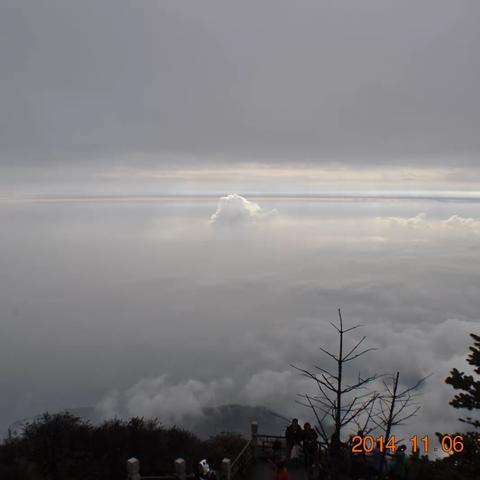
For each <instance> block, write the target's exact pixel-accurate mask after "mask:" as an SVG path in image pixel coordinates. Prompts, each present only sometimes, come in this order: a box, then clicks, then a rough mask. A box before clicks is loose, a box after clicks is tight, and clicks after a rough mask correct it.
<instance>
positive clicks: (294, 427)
mask: <svg viewBox="0 0 480 480" xmlns="http://www.w3.org/2000/svg"><path fill="white" fill-rule="evenodd" d="M357 435H360V436H363V432H361V431H360V432H358V433H357ZM285 441H286V445H287V456H286V462H288V463H289V464H291V465H294V464H297V465H298V464H299V463H300V461H299V460H300V455H299V453H300V449H301V451H302V452H303V460H304V465H305V470H306V472H307V476H308V478H329V473H328V472H330V473H331V472H332V471H336V472H338V473H341V474H343V475H344V476H345V477H346V478H352V479H359V478H364V479H377V478H388V479H392V480H406V479H407V478H409V477H408V476H407V463H408V462H407V456H406V446H405V445H400V446H399V447H398V448H397V449H396V451H395V452H394V453H392V454H390V453H389V454H387V455H386V454H384V453H383V452H382V449H381V448H380V447H381V446H380V444H377V445H376V446H375V448H374V449H373V451H372V452H371V454H368V455H367V454H366V453H365V452H361V453H353V449H352V442H351V440H350V441H349V442H346V443H344V442H341V441H339V440H337V439H336V438H335V434H334V435H333V436H332V439H331V441H330V442H329V444H328V445H326V444H325V445H323V446H324V447H325V448H324V449H323V450H321V448H320V443H319V442H318V435H317V432H316V431H315V429H313V428H312V427H311V425H310V423H308V422H307V423H305V424H304V426H303V428H302V427H301V426H300V425H299V423H298V419H296V418H294V419H293V420H292V422H291V424H290V425H289V426H288V427H287V429H286V431H285ZM275 443H276V445H275V444H274V448H273V461H274V462H273V463H274V466H275V468H274V477H273V480H288V471H287V466H286V462H285V461H284V460H283V459H282V458H281V456H280V448H281V444H280V442H275ZM387 457H388V458H387Z"/></svg>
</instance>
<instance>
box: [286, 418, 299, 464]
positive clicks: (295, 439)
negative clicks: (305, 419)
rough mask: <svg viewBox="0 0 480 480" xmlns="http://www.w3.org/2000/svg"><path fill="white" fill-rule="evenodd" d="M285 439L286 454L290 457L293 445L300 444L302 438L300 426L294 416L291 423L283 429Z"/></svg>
mask: <svg viewBox="0 0 480 480" xmlns="http://www.w3.org/2000/svg"><path fill="white" fill-rule="evenodd" d="M285 440H286V441H287V455H288V458H290V457H291V453H292V448H293V446H294V445H300V443H301V442H302V440H303V431H302V427H301V426H300V425H299V424H298V418H294V419H293V420H292V423H291V424H290V425H289V426H288V427H287V429H286V430H285Z"/></svg>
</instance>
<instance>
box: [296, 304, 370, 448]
mask: <svg viewBox="0 0 480 480" xmlns="http://www.w3.org/2000/svg"><path fill="white" fill-rule="evenodd" d="M330 324H331V325H332V327H333V328H334V329H335V330H336V331H337V333H338V339H339V345H338V353H336V354H335V353H331V352H329V351H327V350H325V349H324V348H320V350H321V351H322V352H323V353H324V354H325V355H327V356H328V357H329V358H330V359H331V360H333V361H334V362H335V363H334V364H335V367H336V368H335V369H334V371H331V370H329V369H327V368H324V367H321V366H318V365H315V371H309V370H306V369H303V368H300V367H297V366H295V365H292V367H293V368H295V369H296V370H298V371H299V372H301V374H302V375H303V376H305V377H307V378H310V379H311V380H313V381H314V382H315V384H316V386H317V388H318V393H317V394H313V395H308V394H300V395H299V397H301V398H302V400H300V401H299V402H298V403H300V404H301V405H304V406H306V407H309V408H311V409H312V411H313V413H314V415H315V417H316V419H317V422H318V429H317V431H318V433H319V434H320V436H321V437H322V439H323V440H324V441H325V443H327V444H332V443H335V442H336V443H337V444H338V443H339V442H340V435H341V431H342V428H343V427H345V426H346V425H348V424H350V423H356V422H359V420H360V419H361V418H363V417H366V418H367V423H368V421H369V420H370V418H371V415H372V408H373V404H374V403H375V401H376V399H377V397H378V394H377V393H376V392H371V391H370V390H369V388H368V387H369V385H370V384H371V383H372V382H374V381H375V380H376V379H377V378H378V375H376V374H374V375H370V376H366V377H362V376H360V374H358V377H357V380H355V381H354V382H353V383H352V384H347V383H346V382H345V367H346V365H347V364H350V362H352V361H354V360H356V359H358V358H360V357H362V356H363V355H365V354H366V353H368V352H371V351H372V350H376V349H375V348H366V349H363V350H362V349H361V348H360V347H361V346H362V345H363V343H364V341H365V339H366V337H362V338H361V339H360V340H358V341H357V342H356V343H355V344H354V345H353V346H352V347H351V348H346V345H345V344H346V335H348V334H349V333H350V332H352V331H353V330H355V329H357V328H359V327H361V326H362V325H355V326H353V327H349V328H344V325H343V318H342V313H341V311H340V309H338V325H335V324H334V323H332V322H330ZM327 421H331V422H332V423H333V425H334V435H333V436H332V440H330V439H329V437H328V434H327V430H328V428H327V426H326V423H327ZM357 424H358V423H357ZM332 446H333V447H335V446H336V445H332Z"/></svg>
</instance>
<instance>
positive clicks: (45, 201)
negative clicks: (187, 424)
mask: <svg viewBox="0 0 480 480" xmlns="http://www.w3.org/2000/svg"><path fill="white" fill-rule="evenodd" d="M479 24H480V4H479V3H478V1H476V0H470V1H469V0H463V1H456V2H453V1H451V0H423V1H422V0H415V1H413V0H412V1H410V0H402V1H388V0H378V1H372V0H363V1H358V0H351V1H345V0H331V1H317V0H316V1H298V2H291V1H283V0H275V1H273V0H272V1H261V0H255V1H242V2H224V1H208V0H206V1H202V2H199V1H193V0H192V1H183V0H172V1H160V0H158V1H154V0H143V1H133V0H131V1H125V0H95V1H90V0H83V1H82V2H78V1H68V0H58V1H43V0H32V1H24V0H0V221H1V224H2V228H1V230H0V247H1V248H0V261H1V265H2V266H1V268H0V282H1V289H0V319H1V324H2V335H1V336H0V360H1V361H0V385H1V389H2V392H4V393H3V394H2V397H1V399H0V426H1V427H2V428H4V427H5V426H7V425H8V424H9V423H10V422H12V421H14V420H17V419H18V418H22V417H23V416H27V415H32V414H34V413H38V412H41V411H42V410H44V409H59V408H64V407H75V406H82V405H92V406H97V408H98V410H99V411H102V412H103V413H105V414H114V413H116V412H117V413H118V412H120V413H122V414H146V415H163V416H164V418H166V419H167V420H172V421H177V420H178V419H179V418H178V417H176V416H175V415H176V414H178V415H180V419H181V415H183V414H184V413H185V414H187V413H188V414H192V413H195V412H197V413H198V411H199V408H200V407H201V406H206V405H212V404H213V405H214V404H219V403H224V402H229V401H236V402H243V403H248V404H262V405H265V406H267V407H269V406H270V407H271V408H275V409H277V410H279V411H281V412H287V413H292V414H294V413H297V414H298V412H296V411H295V408H296V406H295V394H296V393H298V392H299V391H302V389H305V388H307V386H306V385H305V384H304V383H302V382H301V381H300V380H299V379H298V377H297V376H296V375H295V373H294V372H293V371H292V369H291V368H290V367H289V364H290V363H300V364H305V365H306V366H307V365H313V364H315V363H318V361H320V360H318V355H319V350H318V347H319V346H321V345H324V346H325V345H326V346H327V347H328V346H331V345H332V341H333V340H334V336H333V335H332V332H331V331H330V330H328V322H329V321H331V320H334V319H335V314H336V309H337V307H338V306H342V307H343V308H344V310H345V316H346V318H347V319H348V321H351V322H361V323H363V324H365V333H366V334H367V335H368V336H369V339H371V342H372V344H373V345H374V346H378V347H379V350H378V352H375V353H374V354H373V355H372V360H371V363H368V362H367V363H365V364H363V365H361V366H360V368H362V369H365V370H366V371H370V370H372V371H373V370H380V371H395V370H397V369H399V370H400V371H401V374H402V379H403V380H404V381H405V383H406V384H408V383H409V382H415V381H416V380H417V379H418V378H419V377H420V376H422V375H424V374H427V373H433V377H432V379H431V380H430V382H429V384H428V386H427V387H426V390H425V397H424V398H425V400H424V404H425V408H424V412H425V413H423V414H422V416H421V418H420V420H419V421H418V422H416V423H415V427H413V426H412V427H411V428H415V429H416V431H418V432H420V433H421V431H422V429H423V431H433V429H437V430H442V429H443V430H448V429H454V428H455V429H456V428H459V425H458V422H457V421H456V417H457V414H456V412H454V411H451V410H452V409H451V408H450V407H448V400H449V398H450V397H451V393H452V392H450V391H449V389H448V387H446V386H445V385H444V384H443V380H444V378H445V376H446V375H447V374H448V371H449V370H450V369H451V368H452V367H453V366H458V367H459V368H462V367H463V365H464V357H465V355H466V352H467V347H468V343H469V340H468V337H467V335H468V333H469V332H472V331H475V330H477V331H478V321H479V320H480V319H479V314H478V312H479V311H480V308H479V307H480V304H479V300H478V292H477V290H476V285H477V284H478V266H479V265H478V261H477V254H476V252H477V250H478V241H479V239H480V212H479V211H478V205H479V204H478V198H480V168H479V162H478V159H479V155H480V135H479V125H480V95H479V92H478V85H480V56H479V55H478V45H479V44H480V29H479V28H478V25H479ZM233 193H238V194H242V195H243V196H241V197H240V196H230V197H224V198H223V199H222V200H220V197H221V196H224V195H227V194H233ZM164 194H169V195H178V194H183V195H192V196H190V197H188V198H183V199H172V198H170V199H165V198H163V199H161V198H159V197H158V196H159V195H164ZM197 194H202V195H204V196H197V197H195V195H197ZM272 194H277V195H278V196H277V197H274V196H273V195H272ZM285 194H289V195H290V196H286V195H285ZM315 194H329V195H330V197H331V198H329V199H328V200H318V199H317V200H315V199H312V198H307V199H305V198H302V199H300V198H296V199H295V198H292V196H295V195H303V196H308V195H315ZM205 195H209V196H208V197H206V196H205ZM346 195H348V196H349V197H355V198H353V199H352V198H349V199H347V198H345V196H346ZM365 195H377V196H378V197H381V198H376V199H375V200H373V199H371V200H368V201H367V200H365V198H363V199H362V197H364V196H365ZM412 196H413V197H416V198H414V199H410V200H408V199H403V200H399V199H398V197H412ZM334 197H335V198H334ZM420 197H428V198H423V199H421V198H420ZM394 198H395V199H394ZM452 198H455V200H451V199H452ZM449 199H450V200H449ZM355 373H356V372H353V373H352V375H354V374H355ZM175 412H176V413H175ZM179 412H180V413H179ZM298 415H299V416H300V414H298ZM428 429H430V430H428Z"/></svg>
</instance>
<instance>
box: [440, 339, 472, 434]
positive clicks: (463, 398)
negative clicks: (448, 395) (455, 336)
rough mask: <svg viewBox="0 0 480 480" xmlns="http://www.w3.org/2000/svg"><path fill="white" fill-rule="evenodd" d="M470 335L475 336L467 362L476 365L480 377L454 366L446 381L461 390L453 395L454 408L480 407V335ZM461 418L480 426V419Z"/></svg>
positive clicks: (470, 408)
mask: <svg viewBox="0 0 480 480" xmlns="http://www.w3.org/2000/svg"><path fill="white" fill-rule="evenodd" d="M470 336H471V337H472V338H473V341H474V344H473V346H472V347H470V355H469V356H468V358H467V362H468V363H469V364H470V365H473V366H474V367H475V368H474V371H475V373H476V374H477V375H479V377H478V378H477V379H475V378H474V377H473V375H466V374H465V373H464V372H459V371H458V370H457V369H456V368H454V369H453V370H452V371H451V372H450V376H449V377H448V378H447V379H446V380H445V382H446V383H448V384H449V385H451V386H452V387H453V388H454V389H455V390H460V392H459V393H457V394H456V395H455V396H454V397H453V400H452V401H451V402H450V405H452V406H453V407H454V408H465V409H467V410H469V411H472V410H479V409H480V337H479V336H478V335H474V334H473V333H472V334H471V335H470ZM460 420H461V421H462V422H465V423H469V424H470V425H472V426H473V427H475V428H480V421H479V420H476V419H473V418H472V417H470V416H469V417H467V418H461V419H460Z"/></svg>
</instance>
